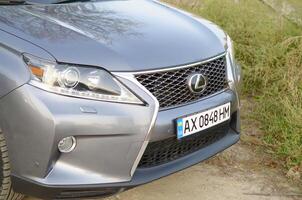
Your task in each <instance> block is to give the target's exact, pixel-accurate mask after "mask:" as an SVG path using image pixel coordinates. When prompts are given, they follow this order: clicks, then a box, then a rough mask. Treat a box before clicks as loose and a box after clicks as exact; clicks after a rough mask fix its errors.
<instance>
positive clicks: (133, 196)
mask: <svg viewBox="0 0 302 200" xmlns="http://www.w3.org/2000/svg"><path fill="white" fill-rule="evenodd" d="M243 105H245V106H244V107H243V113H245V115H248V113H249V112H250V111H251V109H252V108H253V106H252V105H251V104H250V103H248V102H247V101H245V102H243ZM242 119H243V120H242V121H243V131H242V132H243V137H242V141H241V142H239V143H238V144H237V145H235V146H233V147H232V148H230V149H228V150H226V151H225V152H223V153H221V154H219V155H217V156H215V157H214V158H212V159H210V160H208V161H206V162H204V163H200V164H198V165H195V166H193V167H191V168H188V169H186V170H184V171H181V172H179V173H176V174H174V175H171V176H168V177H166V178H162V179H160V180H158V181H155V182H152V183H149V184H147V185H143V186H140V187H137V188H134V189H132V190H129V191H126V192H124V193H121V194H118V195H115V196H113V197H110V198H107V199H106V200H142V199H143V200H199V199H202V200H224V199H232V200H255V199H256V200H258V199H259V200H268V199H269V200H297V199H300V200H302V186H301V184H298V182H294V181H290V180H288V179H287V178H286V177H285V172H284V171H283V170H281V169H279V168H277V167H276V164H275V162H274V161H273V160H271V159H270V157H269V156H268V155H267V154H266V153H265V152H264V148H262V147H261V145H258V144H261V142H260V140H258V139H257V138H258V136H259V135H260V134H261V133H260V131H258V130H257V129H256V128H255V126H257V124H255V123H254V122H251V121H248V120H247V117H246V116H243V117H242ZM26 200H34V198H30V197H28V198H27V199H26Z"/></svg>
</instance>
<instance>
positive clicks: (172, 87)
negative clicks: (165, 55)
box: [135, 56, 227, 109]
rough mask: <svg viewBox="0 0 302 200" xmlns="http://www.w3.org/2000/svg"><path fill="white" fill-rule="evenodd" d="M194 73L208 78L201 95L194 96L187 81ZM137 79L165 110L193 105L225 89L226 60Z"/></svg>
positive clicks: (141, 76) (138, 75) (139, 76)
mask: <svg viewBox="0 0 302 200" xmlns="http://www.w3.org/2000/svg"><path fill="white" fill-rule="evenodd" d="M194 73H202V74H203V75H204V76H206V77H207V78H208V85H207V87H206V89H205V90H204V91H203V92H202V93H201V94H193V93H192V92H191V91H190V90H189V87H188V84H187V79H188V77H189V76H190V75H192V74H194ZM135 77H136V79H137V80H138V81H139V82H140V83H141V84H142V85H143V86H144V87H146V88H147V89H148V90H149V91H150V92H151V93H152V94H153V95H154V96H155V97H156V98H157V100H158V101H159V104H160V108H161V109H163V108H168V107H173V106H177V105H182V104H187V103H191V102H194V101H197V100H199V99H201V98H203V97H206V96H209V95H212V94H214V93H217V92H219V91H222V90H223V89H225V88H226V87H227V81H226V59H225V56H221V57H219V58H217V59H215V60H212V61H209V62H206V63H202V64H197V65H194V66H190V67H184V68H180V69H179V68H178V69H171V70H165V71H158V72H151V73H146V74H144V73H142V74H136V75H135Z"/></svg>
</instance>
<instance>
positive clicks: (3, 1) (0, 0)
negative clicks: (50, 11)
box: [0, 0, 26, 5]
mask: <svg viewBox="0 0 302 200" xmlns="http://www.w3.org/2000/svg"><path fill="white" fill-rule="evenodd" d="M20 4H26V1H24V0H0V5H20Z"/></svg>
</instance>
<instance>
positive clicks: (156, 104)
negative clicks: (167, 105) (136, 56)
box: [113, 73, 159, 177]
mask: <svg viewBox="0 0 302 200" xmlns="http://www.w3.org/2000/svg"><path fill="white" fill-rule="evenodd" d="M113 74H114V75H116V76H118V77H122V78H125V79H127V80H129V81H131V82H133V83H135V84H136V85H137V86H139V87H140V88H141V89H142V90H143V91H144V92H145V93H146V94H148V95H149V96H150V97H151V98H152V99H153V101H154V113H153V116H152V120H151V123H150V127H149V129H148V132H147V135H146V137H145V140H144V143H143V145H142V147H141V149H140V151H139V153H138V155H137V157H136V159H135V161H134V163H133V166H132V168H131V171H130V175H131V177H132V176H133V174H134V172H135V170H136V168H137V166H138V164H139V162H140V160H141V158H142V156H143V154H144V152H145V150H146V148H147V146H148V144H149V140H150V136H151V130H152V128H153V127H154V125H155V121H156V118H157V115H158V112H159V102H158V100H157V99H156V98H155V97H154V96H153V94H152V93H151V92H149V90H147V89H146V88H145V87H144V86H143V85H142V84H140V83H139V82H138V81H137V80H136V78H135V77H134V75H133V74H132V73H113Z"/></svg>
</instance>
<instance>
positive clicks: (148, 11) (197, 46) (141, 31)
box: [0, 0, 225, 71]
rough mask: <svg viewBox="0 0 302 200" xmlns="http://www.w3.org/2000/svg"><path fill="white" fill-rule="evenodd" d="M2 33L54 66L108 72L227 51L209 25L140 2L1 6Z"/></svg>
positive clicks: (187, 60) (164, 64)
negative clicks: (52, 61)
mask: <svg viewBox="0 0 302 200" xmlns="http://www.w3.org/2000/svg"><path fill="white" fill-rule="evenodd" d="M0 29H2V30H3V31H6V32H9V33H10V34H13V35H15V36H17V37H19V38H22V39H23V40H26V41H28V42H30V43H33V44H35V45H37V46H39V47H41V48H42V49H44V50H46V51H47V52H48V53H49V54H51V55H52V56H53V57H54V58H55V59H56V60H57V61H58V62H62V63H75V64H83V65H91V66H100V67H104V68H106V69H108V70H110V71H140V70H148V69H157V68H163V67H169V66H176V65H182V64H187V63H192V62H197V61H201V60H204V59H207V58H210V57H213V56H216V55H218V54H221V53H223V52H224V51H225V48H224V44H223V42H222V40H221V38H219V35H218V34H217V33H215V31H213V30H214V29H213V28H210V26H209V24H208V23H207V22H203V21H202V20H196V19H195V18H193V17H191V16H189V15H187V14H184V13H183V12H180V11H177V10H176V9H173V8H170V7H168V6H165V5H162V4H160V3H158V2H154V1H144V0H130V1H125V0H120V1H99V2H87V3H70V4H56V5H26V6H1V7H0ZM37 56H38V55H37Z"/></svg>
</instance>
